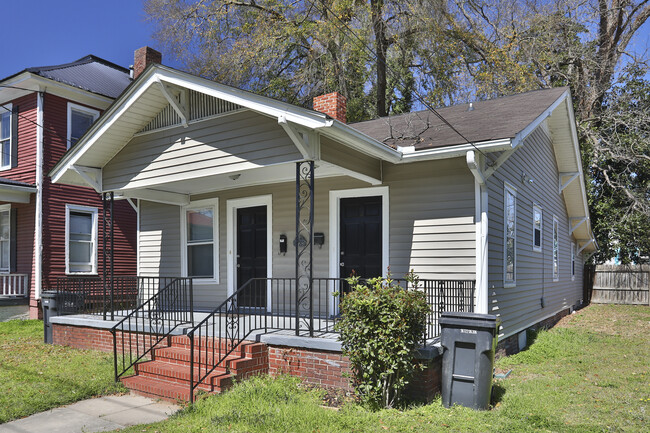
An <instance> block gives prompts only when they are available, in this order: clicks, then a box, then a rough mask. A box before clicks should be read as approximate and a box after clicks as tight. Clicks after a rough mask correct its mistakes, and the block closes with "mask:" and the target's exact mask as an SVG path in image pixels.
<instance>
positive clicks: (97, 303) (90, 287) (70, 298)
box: [54, 276, 177, 320]
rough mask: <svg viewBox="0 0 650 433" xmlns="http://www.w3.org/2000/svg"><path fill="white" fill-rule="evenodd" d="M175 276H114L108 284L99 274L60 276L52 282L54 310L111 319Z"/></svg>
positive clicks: (148, 297)
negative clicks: (95, 275) (110, 283)
mask: <svg viewBox="0 0 650 433" xmlns="http://www.w3.org/2000/svg"><path fill="white" fill-rule="evenodd" d="M176 279H177V278H175V277H136V276H115V277H113V286H112V287H111V286H110V285H105V284H104V280H103V279H102V278H101V277H94V276H83V277H81V276H79V277H77V276H68V277H60V278H57V279H56V281H55V286H54V291H55V292H56V301H57V310H58V314H59V315H70V314H91V315H97V316H102V318H103V319H104V320H115V317H116V316H117V317H124V316H125V315H126V314H128V313H130V312H131V311H132V310H133V309H135V308H137V307H138V306H140V305H142V304H143V303H145V302H146V301H148V300H149V299H150V298H151V297H152V296H154V295H155V294H156V293H157V292H158V291H159V290H160V289H161V288H163V287H166V286H168V285H169V284H170V283H171V282H172V281H173V280H176Z"/></svg>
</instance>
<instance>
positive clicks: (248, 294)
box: [237, 206, 267, 307]
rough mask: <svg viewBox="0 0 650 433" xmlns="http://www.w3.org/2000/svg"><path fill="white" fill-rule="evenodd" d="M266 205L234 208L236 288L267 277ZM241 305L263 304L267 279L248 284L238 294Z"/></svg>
mask: <svg viewBox="0 0 650 433" xmlns="http://www.w3.org/2000/svg"><path fill="white" fill-rule="evenodd" d="M266 247H267V245H266V206H257V207H247V208H241V209H237V288H238V289H239V288H240V287H242V286H243V285H244V284H245V283H246V282H247V281H248V280H250V279H251V278H266V276H267V272H266V271H267V269H266V259H267V257H266V255H267V250H266ZM238 305H239V306H241V307H266V283H265V282H264V281H257V282H256V283H255V284H251V285H250V286H249V289H247V290H244V292H242V293H241V294H240V295H239V297H238Z"/></svg>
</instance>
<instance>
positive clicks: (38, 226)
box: [34, 88, 44, 300]
mask: <svg viewBox="0 0 650 433" xmlns="http://www.w3.org/2000/svg"><path fill="white" fill-rule="evenodd" d="M36 123H37V125H36V126H35V128H36V209H35V214H36V215H35V218H34V219H35V221H34V255H35V257H34V299H36V300H38V299H41V292H42V288H43V137H44V135H43V128H41V127H40V126H39V125H42V124H43V92H42V91H41V89H40V88H39V89H38V91H37V93H36Z"/></svg>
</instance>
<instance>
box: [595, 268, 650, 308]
mask: <svg viewBox="0 0 650 433" xmlns="http://www.w3.org/2000/svg"><path fill="white" fill-rule="evenodd" d="M590 268H591V269H587V270H586V272H585V277H586V278H585V281H588V282H590V283H592V284H591V302H593V303H595V304H628V305H650V295H649V292H650V265H597V266H595V267H593V266H592V267H590Z"/></svg>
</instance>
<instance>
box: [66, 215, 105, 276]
mask: <svg viewBox="0 0 650 433" xmlns="http://www.w3.org/2000/svg"><path fill="white" fill-rule="evenodd" d="M70 212H83V213H88V214H91V215H92V237H91V238H92V242H93V248H92V250H91V253H92V257H91V266H92V270H91V271H90V272H76V271H70ZM98 224H99V211H98V209H97V208H96V207H92V206H81V205H76V204H66V205H65V273H66V274H67V275H97V248H98V236H97V233H98Z"/></svg>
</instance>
